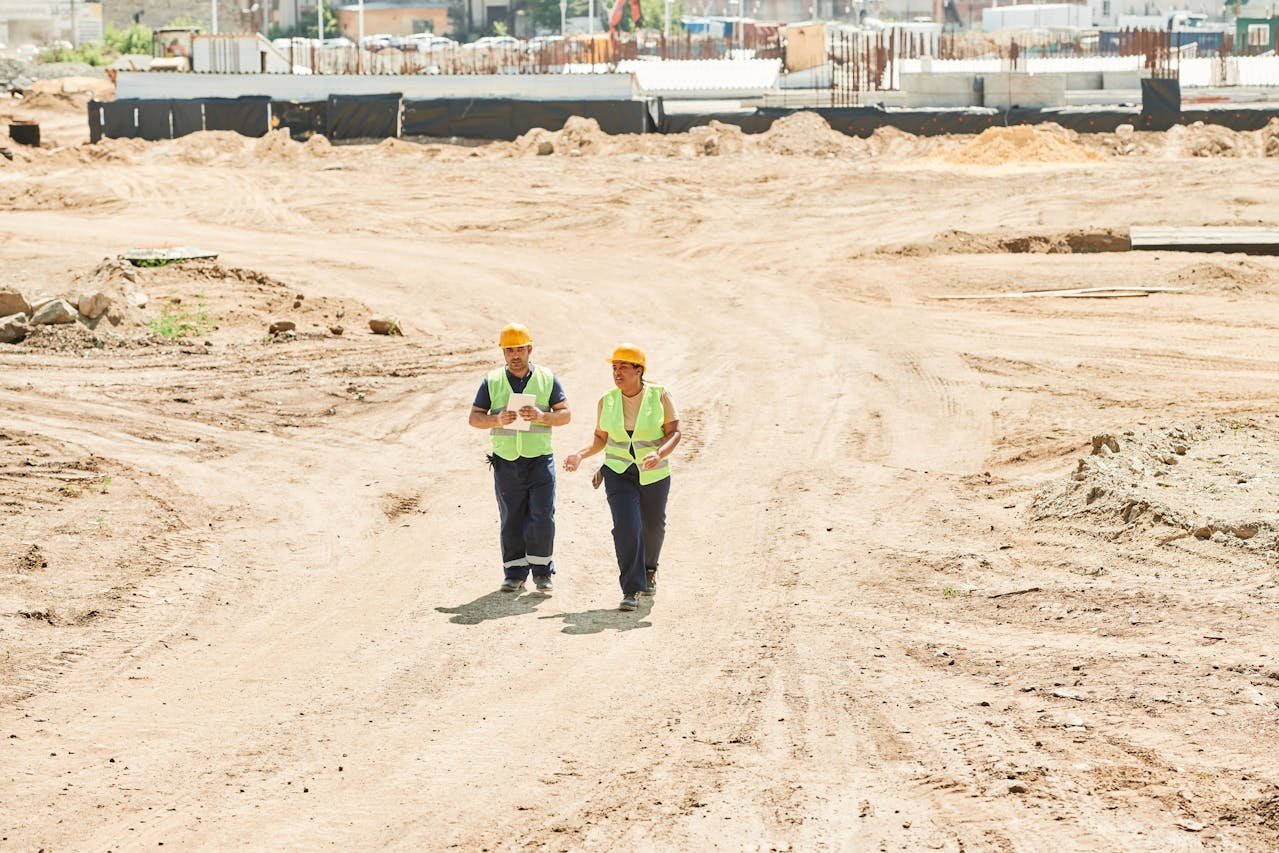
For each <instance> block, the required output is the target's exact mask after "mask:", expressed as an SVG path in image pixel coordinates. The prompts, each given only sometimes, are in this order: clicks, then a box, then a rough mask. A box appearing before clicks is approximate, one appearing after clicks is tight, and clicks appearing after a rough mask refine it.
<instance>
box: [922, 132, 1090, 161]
mask: <svg viewBox="0 0 1279 853" xmlns="http://www.w3.org/2000/svg"><path fill="white" fill-rule="evenodd" d="M1073 137H1074V134H1073V133H1071V132H1070V131H1065V130H1063V129H1062V128H1060V127H1057V126H1055V125H1054V126H1052V127H1048V126H1045V125H1039V126H1031V125H1019V126H1016V127H991V128H987V129H986V130H983V131H982V132H981V135H979V136H978V137H977V138H976V139H974V140H972V141H971V142H968V143H966V144H964V145H961V146H959V147H958V148H955V149H952V150H950V151H947V152H945V153H944V154H942V155H941V157H942V159H943V160H945V161H946V162H948V163H955V164H959V165H971V166H1002V165H1005V164H1008V163H1089V162H1096V161H1100V160H1104V159H1105V155H1103V154H1101V153H1100V152H1097V151H1093V150H1090V149H1089V148H1086V147H1084V146H1083V145H1080V144H1079V143H1078V142H1076V141H1074V138H1073Z"/></svg>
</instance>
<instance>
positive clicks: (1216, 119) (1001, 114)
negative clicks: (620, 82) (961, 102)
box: [661, 107, 1279, 138]
mask: <svg viewBox="0 0 1279 853" xmlns="http://www.w3.org/2000/svg"><path fill="white" fill-rule="evenodd" d="M795 112H801V110H792V109H782V108H766V109H765V108H761V109H757V110H755V111H754V112H749V113H702V114H688V113H677V114H674V115H672V114H670V113H667V114H666V115H664V116H663V124H662V128H661V130H662V132H663V133H686V132H688V131H689V130H691V129H692V128H694V127H700V126H702V125H707V124H710V123H711V121H719V122H722V123H724V124H732V125H736V126H738V127H740V128H741V129H742V130H743V131H744V132H745V133H763V132H764V131H766V130H768V129H769V128H771V127H772V126H773V122H775V121H777V120H778V119H780V118H782V117H784V116H788V115H791V114H792V113H795ZM811 112H815V113H818V114H819V115H821V116H822V117H823V118H824V119H826V121H827V122H829V123H830V126H831V127H832V128H833V129H835V130H838V131H840V132H842V133H846V134H848V135H849V136H860V137H862V138H865V137H868V136H870V135H871V134H872V133H874V132H875V130H876V128H880V127H894V128H897V129H898V130H902V131H905V132H907V133H913V134H915V135H916V136H938V135H941V134H948V133H981V132H982V131H983V130H986V129H987V128H991V127H1004V126H1009V125H1019V124H1031V125H1034V124H1044V123H1047V122H1054V123H1056V124H1059V125H1061V126H1062V127H1065V128H1068V129H1070V130H1073V131H1076V132H1077V133H1113V132H1114V131H1115V129H1116V128H1117V127H1119V125H1121V124H1131V125H1132V126H1133V127H1134V128H1135V129H1137V130H1163V129H1166V128H1167V127H1171V126H1172V125H1174V124H1193V123H1195V122H1199V121H1201V122H1203V123H1204V124H1215V125H1220V126H1222V127H1227V128H1230V129H1231V130H1260V129H1261V128H1263V127H1265V126H1266V124H1267V123H1268V122H1269V121H1270V120H1271V119H1272V118H1279V109H1274V108H1272V109H1260V108H1246V107H1245V108H1241V109H1237V110H1224V109H1211V110H1182V111H1175V112H1172V113H1167V112H1164V113H1156V114H1148V113H1143V112H1139V111H1138V110H1136V109H1134V108H1123V107H1119V108H1104V107H1098V108H1093V109H1079V108H1067V109H1029V108H1027V109H1013V110H1002V111H996V110H975V109H974V110H958V109H938V110H923V109H921V110H887V109H884V108H882V107H831V108H817V109H814V110H811Z"/></svg>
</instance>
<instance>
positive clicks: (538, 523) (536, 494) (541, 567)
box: [493, 455, 555, 581]
mask: <svg viewBox="0 0 1279 853" xmlns="http://www.w3.org/2000/svg"><path fill="white" fill-rule="evenodd" d="M493 489H494V491H495V492H496V493H497V510H498V515H499V516H500V518H501V519H502V570H503V572H504V573H505V574H506V577H508V578H512V579H514V580H521V581H522V580H524V579H526V578H527V577H528V574H529V570H530V569H531V570H532V572H533V574H535V575H550V574H554V573H555V563H554V561H552V560H551V554H552V552H553V551H554V549H555V460H554V458H553V457H551V456H549V455H548V456H535V457H531V458H528V457H520V458H519V459H515V460H508V459H502V458H501V457H500V456H494V457H493Z"/></svg>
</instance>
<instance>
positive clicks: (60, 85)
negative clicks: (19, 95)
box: [26, 77, 115, 101]
mask: <svg viewBox="0 0 1279 853" xmlns="http://www.w3.org/2000/svg"><path fill="white" fill-rule="evenodd" d="M26 91H27V92H38V93H48V94H53V95H76V94H85V95H89V96H91V97H93V98H95V99H96V100H99V101H109V100H111V99H112V98H114V97H115V84H114V83H112V82H111V81H110V80H108V79H106V78H104V77H54V78H52V79H49V80H37V81H35V82H34V83H32V84H31V85H30V86H28V87H27V89H26Z"/></svg>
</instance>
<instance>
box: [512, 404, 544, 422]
mask: <svg viewBox="0 0 1279 853" xmlns="http://www.w3.org/2000/svg"><path fill="white" fill-rule="evenodd" d="M541 416H542V410H541V409H539V408H538V407H537V406H525V407H524V408H522V409H520V417H521V418H523V419H524V420H526V421H532V422H533V423H537V422H538V421H537V419H538V418H540V417H541ZM511 420H514V418H512V419H511Z"/></svg>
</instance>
